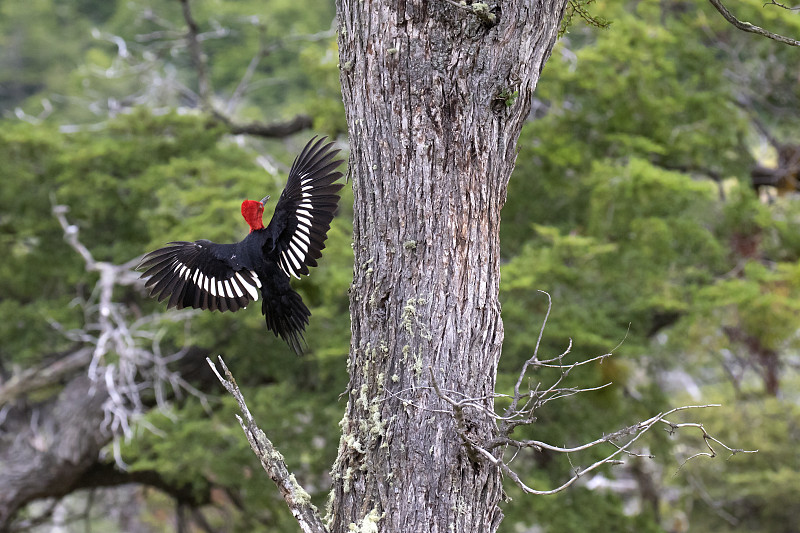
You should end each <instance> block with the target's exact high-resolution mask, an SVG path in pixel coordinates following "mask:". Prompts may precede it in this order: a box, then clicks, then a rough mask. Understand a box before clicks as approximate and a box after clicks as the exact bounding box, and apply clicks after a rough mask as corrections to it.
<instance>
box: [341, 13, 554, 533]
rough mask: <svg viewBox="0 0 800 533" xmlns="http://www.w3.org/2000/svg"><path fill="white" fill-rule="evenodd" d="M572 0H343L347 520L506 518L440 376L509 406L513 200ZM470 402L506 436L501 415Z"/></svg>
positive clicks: (480, 429)
mask: <svg viewBox="0 0 800 533" xmlns="http://www.w3.org/2000/svg"><path fill="white" fill-rule="evenodd" d="M565 1H566V0H538V1H530V2H520V1H513V2H512V1H509V2H503V3H502V4H497V5H496V6H495V5H491V4H490V5H486V4H478V3H474V4H472V5H463V6H460V7H459V6H456V5H454V4H453V3H449V2H448V1H447V0H428V1H425V0H408V1H402V0H382V1H381V0H339V1H338V6H337V7H338V14H339V48H340V68H341V80H342V91H343V95H344V103H345V109H346V112H347V120H348V125H349V129H350V145H351V149H352V158H351V168H350V170H351V175H352V178H353V189H354V193H355V208H354V210H355V222H354V250H355V272H354V281H353V286H352V290H351V296H350V312H351V315H352V343H351V347H350V361H349V370H350V375H351V380H350V388H349V402H348V406H347V413H346V415H345V418H344V419H343V421H342V432H343V436H342V440H341V443H340V448H339V458H338V460H337V462H336V464H335V465H334V467H333V476H334V490H333V494H332V502H331V503H332V505H331V510H330V515H329V518H330V520H331V531H335V532H341V531H348V528H349V525H350V524H356V525H357V526H359V527H361V528H362V529H359V530H363V531H373V530H374V529H368V528H367V526H368V525H369V523H370V522H375V523H378V524H379V526H378V529H379V530H380V531H382V532H404V533H405V532H409V531H430V532H442V533H448V532H453V531H456V532H459V533H466V532H480V533H487V532H493V531H496V530H497V527H498V525H499V523H500V520H501V519H502V513H501V511H500V509H499V507H498V502H499V501H500V499H501V497H502V494H503V491H502V487H501V476H500V473H499V472H498V471H497V469H495V468H493V467H491V465H490V464H488V463H486V462H484V461H481V460H480V459H479V458H475V457H473V458H470V457H469V456H468V454H467V451H466V449H465V447H464V446H463V445H462V442H461V440H460V438H459V437H458V435H457V434H456V431H455V424H454V421H453V418H452V416H451V415H450V414H448V413H449V411H450V408H449V406H448V405H447V404H446V403H445V402H443V401H442V400H441V399H440V398H439V397H438V395H437V393H436V391H435V390H433V388H432V380H431V372H432V373H433V375H434V376H435V379H436V382H437V383H438V385H439V386H440V387H441V388H442V389H443V390H448V391H452V392H451V394H452V395H453V396H454V397H459V398H460V397H462V395H463V396H466V397H475V398H481V400H480V403H481V404H482V405H483V406H484V407H486V408H487V409H492V404H493V401H492V398H491V395H492V393H493V391H494V385H495V375H496V367H497V361H498V359H499V357H500V348H501V344H502V341H503V326H502V322H501V320H500V305H499V303H498V284H499V281H500V275H499V252H500V246H499V241H498V229H499V224H500V208H501V207H502V205H503V203H504V201H505V197H506V187H507V184H508V179H509V176H510V174H511V171H512V169H513V167H514V161H515V156H516V141H517V138H518V136H519V132H520V128H521V126H522V123H523V121H524V120H525V118H526V116H527V115H528V112H529V109H530V97H531V93H532V92H533V89H534V87H535V85H536V82H537V80H538V78H539V73H540V72H541V70H542V67H543V65H544V63H545V61H546V60H547V58H548V56H549V54H550V51H551V49H552V47H553V44H554V41H555V39H556V33H557V30H558V27H559V23H560V20H561V16H562V14H563V9H564V5H565ZM429 369H430V370H429ZM465 415H466V416H467V418H468V421H469V424H470V426H469V431H470V432H472V434H473V435H474V436H475V437H477V438H481V437H488V436H490V434H491V432H492V431H493V429H494V427H495V426H494V422H493V420H491V419H490V418H488V417H487V416H485V415H482V414H481V413H480V412H478V411H477V410H468V411H467V412H466V413H465Z"/></svg>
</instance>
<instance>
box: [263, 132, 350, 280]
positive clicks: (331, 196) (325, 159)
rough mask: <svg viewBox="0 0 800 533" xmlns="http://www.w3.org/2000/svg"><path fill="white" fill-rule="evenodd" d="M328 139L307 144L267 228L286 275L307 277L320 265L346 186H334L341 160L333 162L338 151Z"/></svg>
mask: <svg viewBox="0 0 800 533" xmlns="http://www.w3.org/2000/svg"><path fill="white" fill-rule="evenodd" d="M324 143H325V137H323V138H321V139H319V140H318V141H316V142H315V139H311V141H309V142H308V144H306V146H305V148H303V151H302V152H301V153H300V155H299V156H297V159H295V161H294V164H293V165H292V169H291V170H290V171H289V179H288V180H287V182H286V188H285V189H284V190H283V192H282V193H281V197H280V199H279V200H278V203H277V204H276V205H275V213H274V214H273V215H272V220H271V221H270V223H269V226H267V230H268V231H269V232H270V235H272V237H273V239H272V241H268V242H272V244H273V245H274V246H275V248H276V250H275V251H276V252H277V261H278V265H279V266H280V268H281V270H283V271H284V272H285V273H286V275H287V276H294V277H296V278H299V277H300V274H305V275H308V267H310V266H312V267H314V266H317V261H316V260H317V259H319V258H320V257H322V249H323V248H325V239H327V238H328V230H329V229H330V227H331V226H330V224H331V220H333V215H334V213H335V212H336V206H337V203H338V201H339V195H338V194H336V193H337V192H339V189H341V188H342V187H343V186H344V185H342V184H341V183H334V182H335V181H336V180H338V179H339V178H341V177H342V173H341V172H338V171H336V168H337V167H338V166H339V165H341V164H342V160H341V159H333V158H334V157H335V156H336V154H338V153H339V150H332V149H331V147H332V146H333V143H332V142H331V143H327V144H324Z"/></svg>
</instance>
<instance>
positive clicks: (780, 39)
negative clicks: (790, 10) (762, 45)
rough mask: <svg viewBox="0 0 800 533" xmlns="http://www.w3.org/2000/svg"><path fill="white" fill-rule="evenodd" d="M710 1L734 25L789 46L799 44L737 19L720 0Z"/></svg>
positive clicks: (799, 42) (799, 44) (799, 43)
mask: <svg viewBox="0 0 800 533" xmlns="http://www.w3.org/2000/svg"><path fill="white" fill-rule="evenodd" d="M708 1H709V2H711V5H712V6H714V7H715V8H716V10H717V11H719V12H720V14H721V15H722V16H723V18H724V19H725V20H727V21H728V22H730V23H731V24H732V25H733V26H734V27H736V28H738V29H740V30H742V31H746V32H749V33H755V34H756V35H761V36H762V37H766V38H768V39H772V40H773V41H778V42H779V43H783V44H788V45H789V46H800V41H797V40H795V39H791V38H789V37H784V36H783V35H778V34H777V33H772V32H770V31H767V30H765V29H764V28H761V27H759V26H756V25H755V24H750V23H749V22H745V21H742V20H739V19H737V18H736V17H735V16H734V15H733V14H732V13H731V12H730V11H728V9H727V8H726V7H725V6H724V5H722V2H720V0H708Z"/></svg>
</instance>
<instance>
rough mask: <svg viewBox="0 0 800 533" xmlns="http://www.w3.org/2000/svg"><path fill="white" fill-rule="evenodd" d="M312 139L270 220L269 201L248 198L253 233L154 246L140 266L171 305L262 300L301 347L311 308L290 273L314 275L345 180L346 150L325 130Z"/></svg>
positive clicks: (271, 320) (230, 307)
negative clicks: (342, 154)
mask: <svg viewBox="0 0 800 533" xmlns="http://www.w3.org/2000/svg"><path fill="white" fill-rule="evenodd" d="M315 140H316V137H315V138H313V139H311V141H309V143H308V144H307V145H306V146H305V148H303V151H302V152H301V153H300V155H299V156H297V159H295V161H294V164H293V165H292V169H291V170H290V171H289V179H288V181H287V183H286V188H285V189H284V190H283V193H282V194H281V197H280V199H279V200H278V203H277V204H276V205H275V213H274V214H273V215H272V220H270V223H269V225H268V226H267V227H266V228H265V227H264V224H263V222H262V216H263V214H264V204H265V203H266V201H267V200H268V199H269V196H267V197H266V198H264V199H263V200H261V201H260V202H256V201H254V200H245V201H244V202H242V216H243V217H244V219H245V220H246V221H247V224H248V225H249V226H250V233H249V235H247V237H245V238H244V239H243V240H242V241H240V242H237V243H236V244H217V243H213V242H211V241H207V240H199V241H195V242H185V241H177V242H170V243H169V246H166V247H164V248H160V249H158V250H155V251H154V252H150V253H149V254H147V255H145V256H144V257H143V258H142V262H141V263H140V264H139V266H138V267H137V268H147V270H146V271H145V272H144V273H143V274H142V277H143V278H147V277H149V278H150V279H149V280H147V282H146V283H145V287H148V288H150V296H154V297H157V298H158V301H159V302H160V301H163V300H166V299H169V301H168V303H167V308H171V307H177V308H178V309H183V308H184V307H193V308H195V309H210V310H211V311H216V310H219V311H223V312H224V311H238V310H239V309H242V308H245V307H247V305H248V304H249V303H250V302H253V301H256V300H258V293H259V291H260V292H261V295H262V298H263V299H262V303H261V312H262V313H263V314H264V317H265V318H266V321H267V328H269V329H270V330H272V331H273V332H274V333H275V335H276V336H277V335H280V336H281V338H282V339H283V340H285V341H286V342H287V343H288V344H289V346H291V347H292V349H293V350H294V351H295V353H297V354H298V355H299V354H301V353H302V346H301V341H303V332H304V330H305V326H306V324H308V317H310V316H311V312H310V311H309V310H308V308H307V307H306V305H305V304H304V303H303V300H302V298H300V295H299V294H297V292H295V291H294V289H292V287H291V285H290V284H289V277H290V276H294V277H296V278H298V279H299V278H300V274H304V275H308V267H310V266H312V267H313V266H317V259H319V258H320V257H322V249H323V248H325V239H327V237H328V235H327V233H328V230H329V229H330V223H331V220H333V215H334V212H335V211H336V206H337V203H338V201H339V195H338V194H337V193H338V191H339V189H341V188H342V187H343V184H341V183H334V182H335V181H336V180H338V179H339V178H341V177H342V173H341V172H338V171H337V170H336V168H337V167H338V166H339V165H340V164H341V163H342V160H341V159H334V157H335V156H336V154H338V153H339V150H332V149H331V147H332V146H333V143H332V142H331V143H327V144H325V143H324V141H325V137H323V138H322V139H319V140H316V142H315Z"/></svg>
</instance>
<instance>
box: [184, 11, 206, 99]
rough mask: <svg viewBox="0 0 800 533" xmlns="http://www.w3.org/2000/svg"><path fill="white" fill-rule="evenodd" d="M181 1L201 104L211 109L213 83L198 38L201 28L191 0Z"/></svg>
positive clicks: (187, 42) (187, 41)
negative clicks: (193, 14)
mask: <svg viewBox="0 0 800 533" xmlns="http://www.w3.org/2000/svg"><path fill="white" fill-rule="evenodd" d="M180 3H181V11H182V13H183V19H184V20H185V21H186V44H187V47H188V48H189V55H191V57H192V63H194V68H195V69H196V70H197V92H198V94H199V96H200V105H201V106H202V108H203V110H205V111H211V110H212V108H211V85H210V82H209V80H208V72H207V65H206V56H205V54H204V53H203V50H202V49H201V48H200V41H199V39H198V35H199V33H200V28H199V27H198V26H197V22H196V21H195V20H194V17H193V16H192V10H191V9H190V8H189V0H180Z"/></svg>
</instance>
